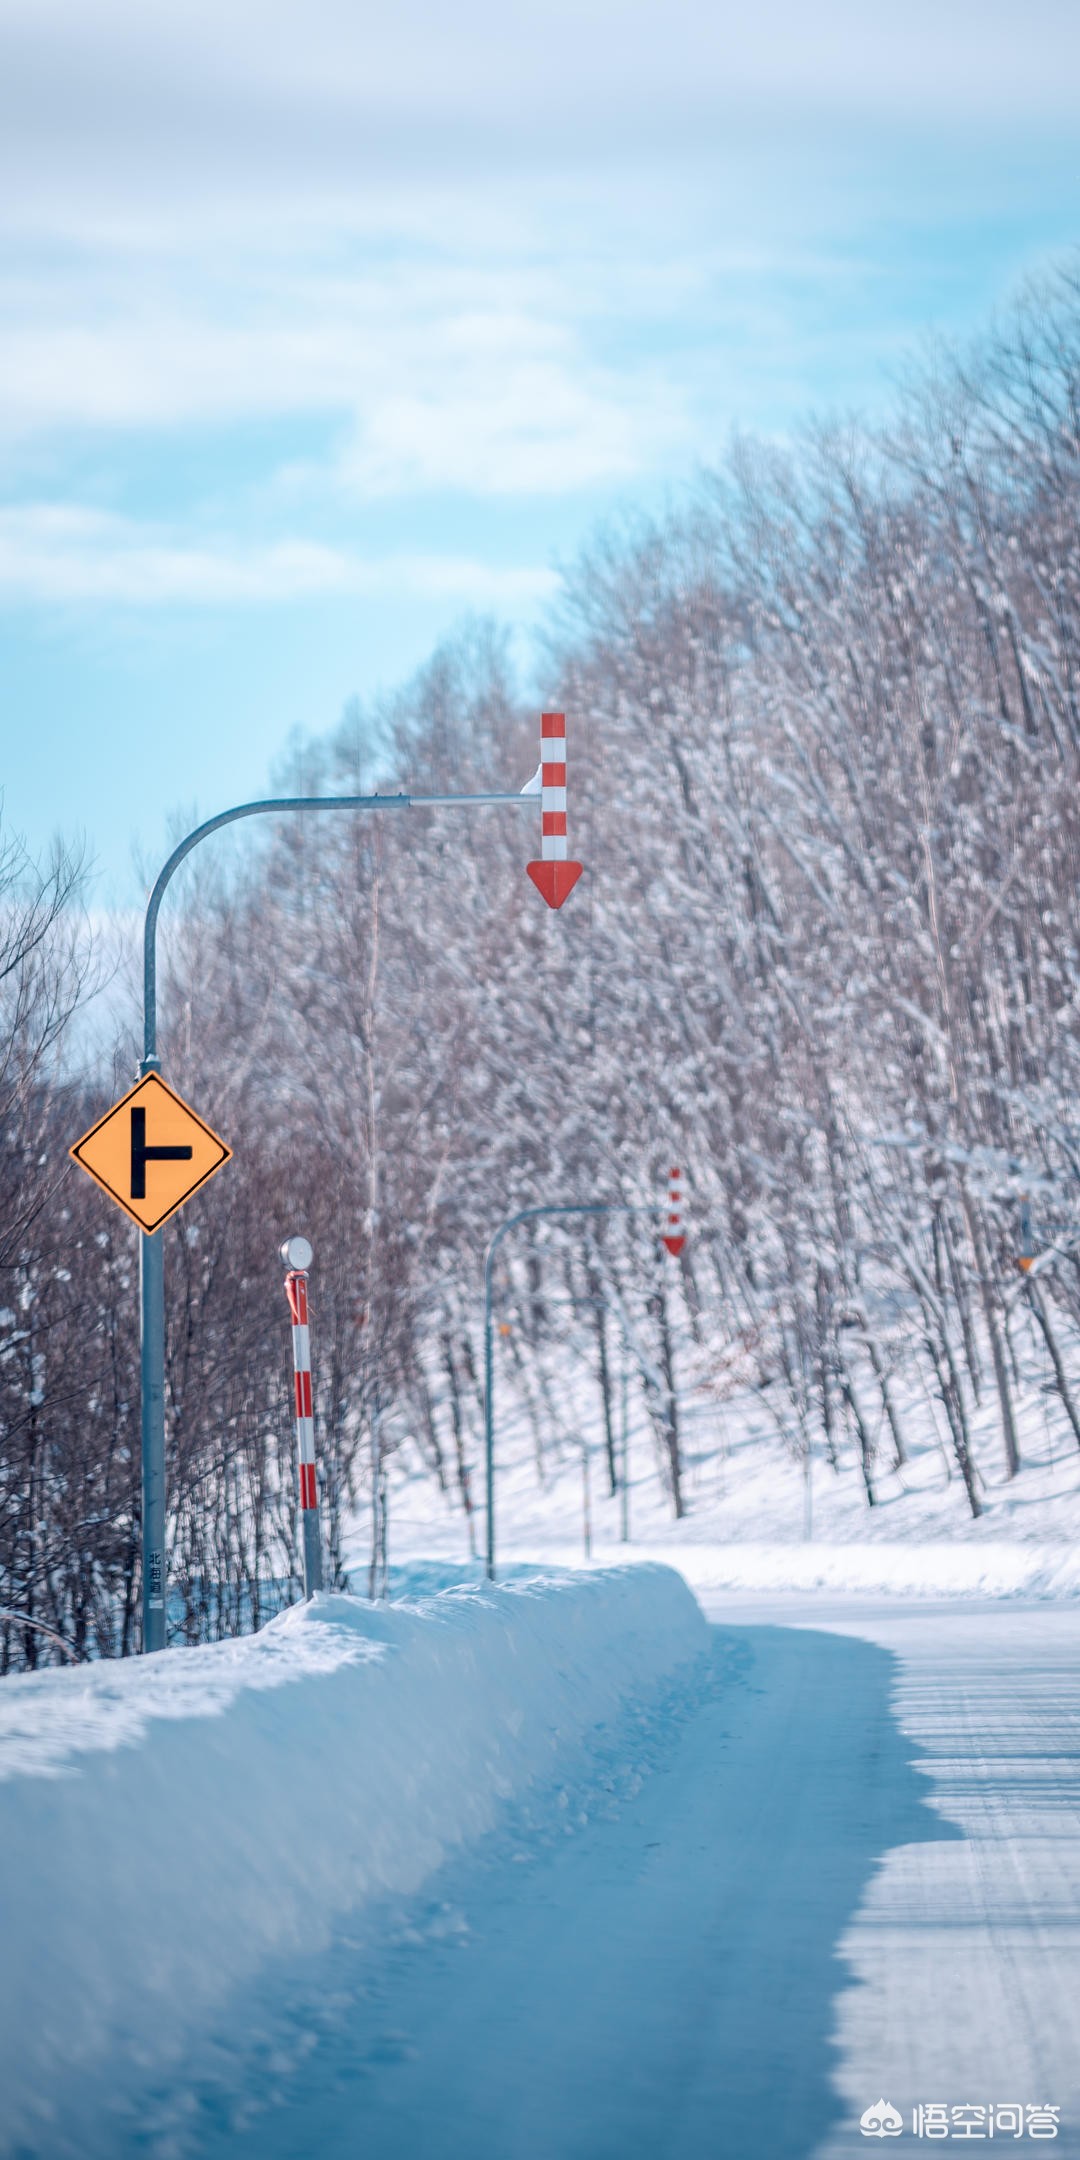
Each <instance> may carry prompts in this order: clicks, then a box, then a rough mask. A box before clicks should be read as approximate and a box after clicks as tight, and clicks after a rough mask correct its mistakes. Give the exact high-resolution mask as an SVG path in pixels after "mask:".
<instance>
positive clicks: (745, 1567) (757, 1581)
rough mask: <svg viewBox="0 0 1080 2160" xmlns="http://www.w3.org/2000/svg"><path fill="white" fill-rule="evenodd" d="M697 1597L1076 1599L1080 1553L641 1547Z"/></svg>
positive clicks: (945, 1547)
mask: <svg viewBox="0 0 1080 2160" xmlns="http://www.w3.org/2000/svg"><path fill="white" fill-rule="evenodd" d="M646 1554H647V1556H648V1557H649V1558H651V1559H654V1560H657V1561H661V1560H662V1561H663V1562H664V1564H666V1565H667V1566H669V1567H676V1568H678V1569H679V1572H680V1574H682V1575H683V1576H684V1577H685V1579H686V1581H687V1582H688V1583H689V1584H690V1585H691V1587H692V1588H693V1589H694V1590H695V1591H696V1592H698V1593H701V1594H706V1593H709V1592H713V1591H722V1590H763V1591H774V1590H776V1591H784V1590H791V1591H799V1592H803V1593H806V1592H807V1591H814V1590H826V1591H837V1592H841V1593H843V1594H844V1595H849V1594H850V1595H853V1596H858V1597H875V1598H876V1597H903V1598H1037V1599H1052V1598H1080V1551H1078V1550H1077V1549H1076V1548H1075V1547H1073V1546H1064V1545H1020V1544H1015V1545H1014V1544H1010V1543H1007V1542H1006V1541H1005V1540H1004V1539H1002V1540H1000V1541H999V1542H997V1543H991V1542H990V1541H989V1540H988V1541H987V1542H985V1543H984V1544H981V1545H977V1544H974V1543H971V1544H960V1543H957V1544H955V1545H949V1544H944V1543H935V1544H933V1545H921V1544H910V1545H906V1544H905V1545H901V1544H896V1545H883V1544H878V1545H870V1544H867V1545H824V1544H822V1545H818V1544H809V1543H808V1544H805V1545H779V1544H777V1545H765V1544H761V1545H753V1544H750V1543H746V1544H738V1545H734V1544H733V1545H726V1546H725V1545H720V1544H716V1545H712V1544H704V1543H702V1544H699V1545H693V1544H690V1543H689V1542H686V1543H681V1544H678V1545H676V1542H675V1540H674V1539H671V1540H670V1541H669V1542H668V1543H667V1545H666V1546H657V1547H655V1548H646Z"/></svg>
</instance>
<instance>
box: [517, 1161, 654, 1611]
mask: <svg viewBox="0 0 1080 2160" xmlns="http://www.w3.org/2000/svg"><path fill="white" fill-rule="evenodd" d="M665 1213H666V1204H664V1205H660V1206H656V1205H653V1206H649V1205H647V1204H643V1205H639V1206H637V1207H626V1206H624V1205H622V1204H621V1203H620V1202H619V1201H616V1200H573V1201H568V1202H566V1203H562V1202H554V1201H553V1202H551V1203H550V1204H548V1205H545V1206H542V1207H526V1208H519V1209H518V1212H517V1214H516V1215H508V1216H507V1218H506V1221H505V1222H501V1223H500V1224H499V1227H498V1229H497V1230H496V1231H495V1234H494V1236H493V1237H492V1239H491V1243H490V1244H489V1246H488V1249H487V1257H486V1259H485V1261H484V1468H485V1474H486V1483H487V1563H486V1569H487V1579H488V1581H489V1582H494V1580H495V1404H494V1373H493V1363H494V1360H493V1357H492V1339H491V1291H492V1279H493V1273H494V1264H495V1254H496V1252H497V1250H498V1248H499V1246H500V1245H501V1243H502V1241H503V1238H504V1237H505V1236H506V1233H507V1231H508V1230H514V1229H516V1227H517V1225H518V1223H523V1222H530V1221H533V1220H535V1218H536V1217H537V1216H540V1215H663V1214H665Z"/></svg>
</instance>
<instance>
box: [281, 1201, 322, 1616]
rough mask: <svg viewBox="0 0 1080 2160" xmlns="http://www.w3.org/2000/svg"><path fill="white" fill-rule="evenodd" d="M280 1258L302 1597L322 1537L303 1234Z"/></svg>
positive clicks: (312, 1579)
mask: <svg viewBox="0 0 1080 2160" xmlns="http://www.w3.org/2000/svg"><path fill="white" fill-rule="evenodd" d="M281 1257H282V1259H283V1260H284V1262H285V1265H286V1267H287V1268H288V1270H289V1272H288V1274H287V1275H286V1277H285V1295H286V1297H287V1298H288V1300H289V1311H290V1313H291V1315H292V1349H293V1372H294V1375H295V1380H296V1452H297V1456H298V1458H299V1465H300V1520H301V1523H302V1524H303V1528H304V1596H305V1597H310V1596H311V1595H312V1593H313V1591H315V1590H321V1589H322V1586H323V1580H322V1538H321V1536H320V1534H319V1488H318V1483H317V1481H316V1477H315V1412H314V1407H313V1405H312V1400H311V1336H310V1334H309V1332H308V1302H307V1271H308V1269H309V1267H310V1266H311V1247H310V1245H309V1244H308V1241H307V1239H306V1238H305V1237H291V1238H286V1240H285V1243H284V1245H283V1246H282V1248H281Z"/></svg>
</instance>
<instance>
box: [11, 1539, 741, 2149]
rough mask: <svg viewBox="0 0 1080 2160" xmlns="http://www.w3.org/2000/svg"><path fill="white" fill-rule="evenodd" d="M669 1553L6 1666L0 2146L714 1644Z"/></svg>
mask: <svg viewBox="0 0 1080 2160" xmlns="http://www.w3.org/2000/svg"><path fill="white" fill-rule="evenodd" d="M706 1639H707V1630H706V1626H705V1622H704V1620H703V1618H702V1615H701V1613H700V1611H699V1609H698V1607H697V1605H696V1604H695V1602H694V1600H693V1598H692V1596H691V1594H690V1592H689V1590H688V1589H687V1587H686V1585H685V1583H684V1582H683V1581H682V1580H681V1579H680V1577H679V1576H677V1575H676V1574H675V1573H674V1572H672V1571H671V1570H669V1569H666V1568H661V1567H631V1568H620V1569H612V1570H610V1571H606V1572H598V1573H596V1574H592V1575H581V1576H576V1577H558V1576H554V1577H539V1578H534V1579H533V1580H531V1581H525V1582H515V1583H513V1584H512V1585H509V1586H507V1587H505V1588H499V1589H495V1590H492V1589H487V1588H481V1589H476V1588H469V1589H466V1590H457V1591H448V1592H446V1593H444V1594H442V1595H440V1596H437V1597H434V1598H431V1599H428V1600H425V1601H423V1602H420V1603H417V1604H413V1605H392V1606H382V1607H379V1606H372V1605H368V1604H366V1603H363V1602H361V1601H360V1600H358V1599H354V1598H347V1597H333V1596H323V1597H319V1598H317V1599H315V1600H314V1601H313V1602H312V1603H311V1604H310V1605H307V1606H300V1607H296V1608H294V1609H293V1610H291V1611H290V1612H288V1613H284V1614H282V1615H280V1616H279V1618H278V1619H277V1620H275V1621H273V1622H272V1623H271V1624H270V1626H269V1627H266V1628H264V1629H263V1630H262V1631H261V1633H260V1634H258V1635H256V1636H252V1637H249V1638H247V1639H246V1640H243V1641H239V1642H228V1643H219V1644H215V1645H213V1646H212V1647H211V1648H209V1649H197V1650H196V1649H192V1650H173V1651H169V1652H168V1653H165V1654H162V1655H159V1656H157V1657H153V1658H147V1659H143V1660H140V1661H138V1662H136V1663H132V1664H124V1665H115V1664H111V1665H98V1666H95V1667H93V1668H81V1669H79V1670H76V1671H67V1672H52V1671H50V1672H47V1673H42V1674H34V1675H24V1676H21V1677H18V1678H14V1679H10V1680H7V1681H5V1682H4V1683H3V1684H2V1686H0V1844H2V1850H3V1854H4V1878H5V1887H4V1890H3V1918H2V1927H0V1938H2V1940H3V1944H4V1955H3V1959H2V1967H0V2096H2V2097H0V2149H5V2148H6V2149H10V2148H11V2146H12V2145H14V2146H16V2147H20V2148H23V2149H25V2148H26V2147H29V2148H30V2149H31V2150H34V2151H36V2152H40V2151H42V2150H44V2149H46V2148H47V2143H48V2127H47V2126H48V2124H49V2121H50V2118H52V2117H53V2116H54V2113H55V2111H56V2109H57V2108H58V2106H62V2104H63V2102H64V2099H65V2097H67V2096H69V2095H70V2094H71V2093H72V2092H73V2090H77V2089H78V2088H79V2084H80V2080H81V2081H83V2082H85V2081H86V2080H88V2079H89V2080H91V2081H92V2079H93V2077H94V2075H95V2074H96V2073H97V2074H108V2075H110V2076H112V2077H113V2078H114V2079H115V2078H116V2077H117V2076H120V2077H123V2076H125V2075H130V2076H137V2075H139V2074H142V2073H145V2072H148V2071H149V2072H152V2071H153V2070H154V2069H155V2067H156V2066H157V2065H158V2064H159V2063H160V2062H161V2061H162V2060H163V2059H164V2058H166V2057H168V2056H170V2055H173V2056H175V2055H176V2054H177V2053H178V2052H179V2050H180V2049H181V2048H182V2046H183V2045H184V2043H185V2041H186V2040H187V2039H188V2037H189V2036H190V2035H191V2034H192V2032H193V2031H195V2030H196V2029H198V2028H200V2027H205V2026H206V2024H207V2023H208V2022H209V2021H210V2020H212V2018H213V2016H214V2013H215V2011H216V2010H217V2009H218V2008H219V2007H220V2006H222V2005H223V2004H224V2003H225V2002H226V2001H227V1999H228V1996H229V1993H230V1991H231V1990H232V1989H234V1988H236V1987H237V1986H239V1985H240V1984H241V1983H242V1982H243V1981H244V1980H245V1979H247V1978H248V1977H250V1975H251V1974H252V1973H253V1972H254V1971H255V1970H256V1969H257V1967H258V1966H259V1965H260V1964H261V1963H262V1962H263V1961H264V1960H266V1959H267V1958H269V1957H271V1956H274V1955H289V1954H294V1955H295V1954H298V1953H300V1952H304V1951H310V1950H315V1949H318V1948H319V1947H320V1946H321V1945H322V1944H323V1942H325V1941H326V1940H327V1939H328V1938H329V1935H330V1933H331V1930H332V1927H333V1925H334V1923H335V1921H336V1920H337V1918H338V1917H339V1916H340V1915H341V1914H342V1913H344V1912H346V1911H351V1910H355V1908H357V1907H358V1906H362V1905H363V1904H364V1903H365V1902H366V1901H368V1900H371V1899H375V1898H378V1897H381V1896H383V1895H385V1894H387V1893H405V1894H408V1893H411V1892H413V1891H415V1890H416V1889H417V1888H419V1886H420V1885H421V1884H423V1882H424V1881H425V1879H426V1878H427V1877H428V1876H430V1875H431V1874H432V1872H433V1871H434V1870H435V1869H436V1868H437V1867H438V1866H439V1864H440V1862H441V1861H442V1860H443V1859H444V1858H445V1857H446V1856H447V1855H448V1854H449V1853H450V1852H451V1851H452V1850H453V1849H455V1848H460V1847H461V1846H463V1845H465V1844H467V1843H468V1842H469V1841H471V1840H475V1839H477V1838H480V1837H482V1836H483V1835H484V1834H485V1833H486V1832H487V1831H489V1830H490V1829H492V1828H493V1827H494V1826H495V1824H496V1823H497V1821H498V1820H499V1816H500V1812H501V1811H502V1810H503V1808H504V1807H505V1805H506V1804H507V1803H508V1802H510V1801H515V1802H520V1801H521V1800H522V1799H523V1798H524V1797H525V1796H527V1795H528V1793H529V1792H530V1790H532V1789H534V1788H540V1787H542V1786H544V1785H546V1784H549V1783H550V1782H551V1781H552V1780H554V1779H556V1778H562V1777H564V1776H565V1775H566V1772H567V1768H568V1766H569V1765H570V1763H571V1762H572V1759H573V1757H574V1756H575V1755H576V1754H581V1753H583V1752H584V1751H585V1750H586V1749H587V1747H588V1745H589V1742H590V1739H592V1738H595V1736H596V1729H597V1728H598V1727H601V1728H602V1727H603V1726H604V1725H605V1723H606V1722H607V1721H609V1720H611V1719H612V1718H614V1717H616V1716H617V1715H618V1714H619V1712H620V1710H622V1709H623V1708H624V1706H626V1705H627V1704H628V1703H629V1702H630V1700H633V1701H634V1703H635V1704H639V1703H641V1702H642V1701H643V1700H647V1699H648V1697H649V1696H650V1694H651V1695H658V1694H659V1693H660V1692H661V1691H662V1690H663V1689H664V1688H665V1686H666V1685H667V1684H668V1682H669V1681H670V1680H671V1679H672V1678H673V1676H674V1675H675V1673H676V1672H677V1671H678V1670H679V1668H680V1667H683V1666H685V1665H686V1664H687V1663H688V1662H689V1661H691V1660H693V1659H694V1658H695V1657H696V1656H697V1655H698V1654H699V1653H700V1652H701V1650H702V1649H703V1648H704V1645H705V1642H706Z"/></svg>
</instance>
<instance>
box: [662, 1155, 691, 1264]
mask: <svg viewBox="0 0 1080 2160" xmlns="http://www.w3.org/2000/svg"><path fill="white" fill-rule="evenodd" d="M685 1221H686V1181H685V1179H684V1177H683V1174H682V1171H681V1170H672V1171H671V1172H670V1173H669V1176H668V1226H667V1229H666V1230H665V1232H664V1240H663V1241H664V1244H665V1245H666V1246H667V1249H668V1251H669V1253H681V1251H682V1249H683V1246H684V1245H685V1243H686V1230H685V1228H684V1225H685Z"/></svg>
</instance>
